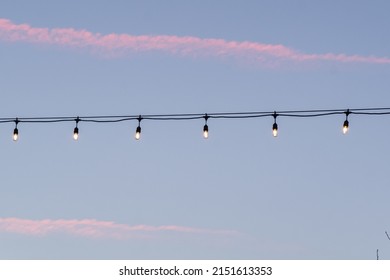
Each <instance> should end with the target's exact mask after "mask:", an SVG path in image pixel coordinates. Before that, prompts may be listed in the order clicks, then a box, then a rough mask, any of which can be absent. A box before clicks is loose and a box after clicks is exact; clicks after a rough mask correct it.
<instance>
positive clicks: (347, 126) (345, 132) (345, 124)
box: [343, 109, 350, 134]
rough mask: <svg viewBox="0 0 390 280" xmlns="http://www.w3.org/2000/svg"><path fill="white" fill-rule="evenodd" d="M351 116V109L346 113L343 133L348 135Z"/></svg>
mask: <svg viewBox="0 0 390 280" xmlns="http://www.w3.org/2000/svg"><path fill="white" fill-rule="evenodd" d="M349 114H350V111H349V109H348V110H347V111H346V112H345V121H344V124H343V133H344V134H347V133H348V130H349V121H348V115H349Z"/></svg>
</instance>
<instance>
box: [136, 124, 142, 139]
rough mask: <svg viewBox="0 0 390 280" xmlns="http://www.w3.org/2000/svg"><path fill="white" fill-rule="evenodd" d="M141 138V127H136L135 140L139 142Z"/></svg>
mask: <svg viewBox="0 0 390 280" xmlns="http://www.w3.org/2000/svg"><path fill="white" fill-rule="evenodd" d="M140 138H141V127H140V126H138V127H137V129H136V131H135V140H139V139H140Z"/></svg>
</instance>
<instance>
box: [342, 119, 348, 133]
mask: <svg viewBox="0 0 390 280" xmlns="http://www.w3.org/2000/svg"><path fill="white" fill-rule="evenodd" d="M348 130H349V122H348V121H347V120H346V121H345V122H344V124H343V133H344V134H347V132H348Z"/></svg>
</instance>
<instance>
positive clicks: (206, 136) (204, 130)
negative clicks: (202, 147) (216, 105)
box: [203, 124, 209, 139]
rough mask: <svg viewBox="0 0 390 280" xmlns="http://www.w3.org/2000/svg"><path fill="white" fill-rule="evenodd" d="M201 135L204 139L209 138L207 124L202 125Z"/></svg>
mask: <svg viewBox="0 0 390 280" xmlns="http://www.w3.org/2000/svg"><path fill="white" fill-rule="evenodd" d="M203 137H204V138H205V139H207V138H209V126H208V125H207V124H205V125H204V127H203Z"/></svg>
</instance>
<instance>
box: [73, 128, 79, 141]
mask: <svg viewBox="0 0 390 280" xmlns="http://www.w3.org/2000/svg"><path fill="white" fill-rule="evenodd" d="M73 139H74V140H78V139H79V128H78V127H77V126H76V127H75V128H74V130H73Z"/></svg>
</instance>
